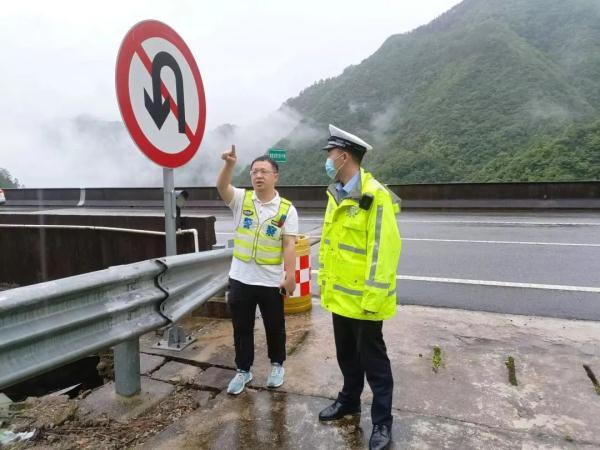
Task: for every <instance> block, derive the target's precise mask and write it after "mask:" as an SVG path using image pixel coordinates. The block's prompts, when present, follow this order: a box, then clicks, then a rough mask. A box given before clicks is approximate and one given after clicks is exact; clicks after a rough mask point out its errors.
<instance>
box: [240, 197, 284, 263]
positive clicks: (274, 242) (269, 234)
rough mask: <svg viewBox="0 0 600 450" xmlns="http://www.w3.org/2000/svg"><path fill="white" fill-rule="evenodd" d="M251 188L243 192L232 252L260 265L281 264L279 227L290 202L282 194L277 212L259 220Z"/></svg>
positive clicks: (281, 251) (280, 233)
mask: <svg viewBox="0 0 600 450" xmlns="http://www.w3.org/2000/svg"><path fill="white" fill-rule="evenodd" d="M252 192H253V191H251V190H246V193H245V195H244V203H243V205H242V214H241V217H240V223H239V224H238V227H237V229H236V230H235V236H234V238H233V243H234V247H233V256H234V257H236V258H237V259H239V260H241V261H244V262H249V261H250V260H251V259H254V260H255V261H256V263H257V264H262V265H275V264H281V263H282V261H283V256H282V255H283V244H282V242H283V241H282V231H283V230H282V229H283V224H284V223H285V219H286V218H287V215H288V211H289V210H290V206H292V204H291V202H290V201H289V200H286V199H285V198H283V197H282V198H281V203H280V204H279V210H278V211H277V214H276V215H275V216H273V217H270V218H268V219H267V220H265V221H264V222H262V223H260V221H259V218H258V213H257V212H256V208H255V207H254V201H253V200H252Z"/></svg>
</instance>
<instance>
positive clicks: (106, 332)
mask: <svg viewBox="0 0 600 450" xmlns="http://www.w3.org/2000/svg"><path fill="white" fill-rule="evenodd" d="M231 256H232V250H231V249H223V250H212V251H207V252H201V253H195V254H186V255H178V256H170V257H166V258H158V259H154V260H147V261H142V262H138V263H133V264H128V265H123V266H114V267H110V268H108V269H104V270H100V271H97V272H91V273H86V274H83V275H76V276H73V277H68V278H63V279H60V280H55V281H49V282H45V283H40V284H36V285H32V286H25V287H22V288H16V289H11V290H7V291H2V292H0V389H2V388H3V387H7V386H10V385H12V384H16V383H17V382H19V381H22V380H25V379H27V378H30V377H33V376H35V375H39V374H42V373H44V372H47V371H49V370H51V369H54V368H57V367H60V366H62V365H64V364H67V363H69V362H71V361H75V360H77V359H80V358H82V357H84V356H86V355H89V354H90V353H94V352H96V351H99V350H101V349H103V348H107V347H110V346H113V345H116V347H115V382H116V383H115V384H116V391H117V393H118V394H120V395H124V396H131V395H133V394H135V393H136V392H138V391H139V388H140V376H139V370H140V367H139V339H138V338H139V336H141V335H142V334H144V333H146V332H148V331H151V330H156V329H158V328H161V327H164V326H166V325H169V324H173V323H175V322H176V321H178V320H179V319H181V318H182V317H183V316H184V315H185V314H187V313H188V312H191V311H192V310H193V309H195V308H197V307H198V306H200V305H201V304H202V303H204V302H205V301H206V300H208V299H209V298H210V297H212V296H213V295H214V294H215V293H216V292H218V291H220V290H223V289H224V288H225V287H226V285H227V270H228V268H229V263H230V260H231Z"/></svg>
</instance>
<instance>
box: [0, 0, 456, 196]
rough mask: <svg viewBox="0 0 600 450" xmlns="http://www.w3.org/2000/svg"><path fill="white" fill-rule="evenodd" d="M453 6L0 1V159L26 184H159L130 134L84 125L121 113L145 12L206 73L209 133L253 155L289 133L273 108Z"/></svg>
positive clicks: (446, 2) (440, 1)
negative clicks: (230, 129) (124, 79)
mask: <svg viewBox="0 0 600 450" xmlns="http://www.w3.org/2000/svg"><path fill="white" fill-rule="evenodd" d="M457 3H459V1H457V0H420V1H419V2H408V1H385V0H370V1H369V2H364V1H354V0H346V1H341V0H331V1H315V0H305V1H302V2H290V1H283V0H279V1H275V0H273V1H253V2H248V1H242V0H235V1H227V0H222V1H221V2H213V1H211V2H208V1H201V0H200V1H184V0H181V1H177V0H172V1H169V2H165V1H164V0H163V1H112V0H105V1H103V2H82V1H66V0H53V1H41V0H38V1H27V0H23V1H20V2H5V3H4V4H3V5H2V8H1V9H0V41H1V42H2V43H3V55H2V65H1V66H0V85H1V86H2V107H1V108H0V133H1V135H2V137H3V138H2V141H1V144H0V167H3V168H6V169H7V170H8V171H9V172H10V173H11V174H12V175H13V176H14V177H17V178H18V179H19V180H20V182H21V183H23V184H25V185H26V186H27V187H93V186H128V185H130V186H144V185H158V183H159V182H160V180H161V176H162V175H161V174H162V170H161V169H160V167H158V166H156V165H155V164H154V163H152V162H151V161H149V160H148V159H147V158H146V157H145V156H144V155H142V154H141V152H140V151H139V150H138V149H137V148H136V147H135V145H134V144H133V142H132V141H131V139H130V138H129V136H128V135H127V134H126V133H125V132H124V133H119V132H117V133H116V134H115V136H116V137H115V138H114V139H113V140H112V141H111V140H107V139H98V134H97V130H96V132H95V133H90V132H88V131H86V130H87V129H86V128H85V127H83V129H82V126H81V121H82V120H83V121H84V122H85V123H88V122H92V123H95V122H98V123H100V124H102V123H104V122H106V121H121V115H120V112H119V107H118V104H117V99H116V94H115V86H114V78H115V63H116V57H117V53H118V50H119V47H120V44H121V41H122V40H123V38H124V36H125V35H126V33H127V31H128V30H129V29H130V28H131V27H132V26H133V25H135V24H136V23H137V22H139V21H141V20H144V19H157V20H160V21H162V22H165V23H166V24H168V25H169V26H171V27H172V28H174V29H175V30H176V31H177V32H178V33H179V35H180V36H181V37H182V38H183V39H184V40H185V42H186V43H187V45H188V46H189V48H190V49H191V51H192V53H193V55H194V57H195V59H196V62H197V65H198V67H199V69H200V73H201V75H202V80H203V84H204V89H205V93H206V102H207V116H206V130H207V133H209V132H210V131H211V130H214V129H215V128H216V127H218V126H219V125H222V124H225V123H229V124H235V125H236V126H238V131H240V133H239V135H236V136H235V138H236V139H246V140H248V142H250V141H251V142H252V144H249V145H248V147H247V150H246V154H247V156H248V157H250V156H251V155H252V154H255V153H256V152H258V151H260V149H261V148H263V147H265V146H266V147H268V146H269V145H270V143H272V142H274V141H276V140H278V139H279V138H281V137H284V136H285V134H286V133H287V131H289V129H290V128H291V127H292V126H293V125H294V121H296V120H298V118H297V117H293V115H292V117H284V118H282V117H275V116H273V114H274V112H275V111H277V110H278V109H279V107H280V106H281V105H282V103H283V102H285V100H287V99H288V98H290V97H295V96H296V95H298V94H299V93H300V91H302V90H303V89H304V88H306V87H308V86H310V85H311V84H313V83H314V82H316V81H318V80H320V79H324V78H330V77H334V76H337V75H339V74H341V72H342V71H343V69H344V68H345V67H347V66H349V65H351V64H359V63H360V62H361V61H362V60H364V59H365V58H367V57H368V56H370V55H371V54H372V53H373V52H375V51H376V50H377V49H378V48H379V47H380V46H381V44H382V43H383V42H384V41H385V39H386V38H388V37H389V36H391V35H393V34H398V33H404V32H407V31H410V30H412V29H414V28H416V27H418V26H420V25H424V24H426V23H428V22H430V21H431V20H433V19H434V18H436V17H437V16H439V15H440V14H442V13H443V12H444V11H446V10H448V9H450V8H451V7H452V6H454V5H456V4H457ZM111 130H112V128H111ZM123 130H124V128H123ZM324 134H326V131H324ZM207 135H208V134H207ZM101 141H102V142H101ZM209 141H210V142H212V143H213V144H214V145H212V146H211V145H209V144H207V143H204V142H203V145H202V146H201V152H199V153H202V152H204V154H205V155H208V154H210V158H212V159H213V160H215V158H216V159H218V155H217V153H218V152H220V148H219V146H220V145H221V144H222V142H220V141H219V140H215V139H212V140H211V139H210V138H209V139H208V140H207V142H209ZM269 141H270V142H269ZM111 142H112V144H111ZM205 144H206V145H205ZM241 144H242V148H243V142H241ZM236 145H238V144H236ZM198 157H201V156H196V157H195V158H198ZM196 165H198V164H196ZM132 168H135V169H136V170H133V169H132ZM131 172H134V175H133V176H132V174H131ZM176 176H177V175H176ZM187 179H189V180H190V181H192V179H194V177H188V178H187ZM212 181H214V180H212V179H210V177H209V178H202V179H201V180H199V179H198V177H196V178H195V182H198V183H203V184H211V183H212Z"/></svg>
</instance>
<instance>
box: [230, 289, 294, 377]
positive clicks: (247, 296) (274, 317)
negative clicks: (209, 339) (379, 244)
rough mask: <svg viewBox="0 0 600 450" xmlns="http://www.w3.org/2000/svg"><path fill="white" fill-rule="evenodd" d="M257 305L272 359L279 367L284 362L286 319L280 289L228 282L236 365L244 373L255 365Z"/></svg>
mask: <svg viewBox="0 0 600 450" xmlns="http://www.w3.org/2000/svg"><path fill="white" fill-rule="evenodd" d="M256 305H258V307H259V308H260V313H261V315H262V319H263V324H264V326H265V333H266V335H267V349H268V354H269V359H270V360H271V362H272V363H279V364H283V361H285V318H284V316H283V297H282V295H281V294H280V293H279V288H277V287H266V286H257V285H252V284H244V283H241V282H239V281H237V280H232V279H229V308H230V310H231V319H232V322H233V341H234V343H235V364H236V366H237V368H238V369H241V370H250V367H251V366H252V364H253V363H254V319H255V317H256Z"/></svg>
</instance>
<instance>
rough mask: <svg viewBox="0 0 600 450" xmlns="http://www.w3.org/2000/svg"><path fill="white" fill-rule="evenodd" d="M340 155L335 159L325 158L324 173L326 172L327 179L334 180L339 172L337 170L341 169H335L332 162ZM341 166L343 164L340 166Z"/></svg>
mask: <svg viewBox="0 0 600 450" xmlns="http://www.w3.org/2000/svg"><path fill="white" fill-rule="evenodd" d="M341 156H342V155H339V156H338V157H337V158H335V159H331V158H327V161H325V172H327V176H328V177H329V178H331V179H332V180H335V177H336V175H337V173H338V172H339V170H340V169H341V168H342V167H341V166H340V167H339V168H337V169H336V168H335V164H333V162H334V161H336V160H338V159H339V158H340V157H341ZM342 165H343V164H342Z"/></svg>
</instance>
